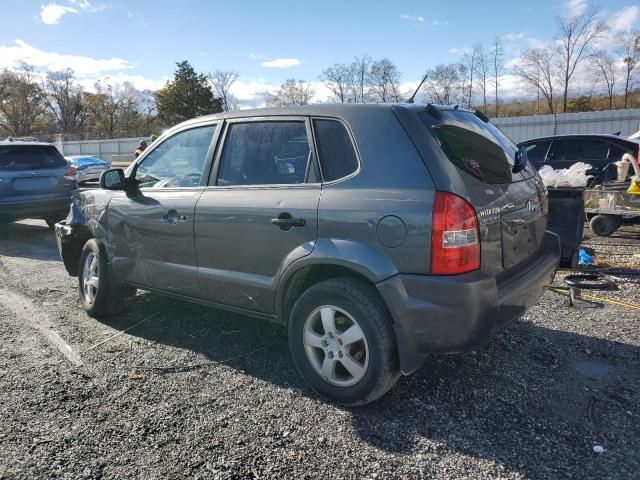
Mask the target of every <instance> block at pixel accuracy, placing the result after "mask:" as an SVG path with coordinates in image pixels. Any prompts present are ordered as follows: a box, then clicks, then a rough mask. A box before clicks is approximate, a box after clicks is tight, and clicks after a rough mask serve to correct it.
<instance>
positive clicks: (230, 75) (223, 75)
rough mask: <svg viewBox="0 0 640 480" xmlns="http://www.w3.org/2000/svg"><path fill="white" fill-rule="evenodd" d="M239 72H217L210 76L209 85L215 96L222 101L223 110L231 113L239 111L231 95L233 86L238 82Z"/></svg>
mask: <svg viewBox="0 0 640 480" xmlns="http://www.w3.org/2000/svg"><path fill="white" fill-rule="evenodd" d="M238 76H239V75H238V72H223V71H220V70H216V71H215V72H214V73H213V74H211V73H210V74H209V75H208V78H209V83H211V89H212V90H213V94H214V95H215V96H216V97H218V98H219V99H220V100H222V110H224V111H225V112H231V111H234V110H237V109H238V106H237V102H236V99H235V98H234V96H233V95H232V94H231V88H232V87H233V84H234V83H235V82H236V80H238Z"/></svg>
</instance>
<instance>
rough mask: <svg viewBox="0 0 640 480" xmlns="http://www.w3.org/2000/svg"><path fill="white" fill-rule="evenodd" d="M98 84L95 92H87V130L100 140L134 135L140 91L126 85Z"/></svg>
mask: <svg viewBox="0 0 640 480" xmlns="http://www.w3.org/2000/svg"><path fill="white" fill-rule="evenodd" d="M106 82H108V79H106V80H105V81H104V82H102V81H97V82H96V83H95V85H94V90H95V93H86V95H85V99H86V108H87V127H88V129H89V130H90V131H91V132H92V133H93V134H95V135H97V136H98V137H100V138H117V136H119V135H131V134H132V133H137V127H138V124H139V120H140V118H139V117H140V114H139V112H138V101H139V98H140V92H139V91H138V90H136V89H135V88H134V87H133V85H131V84H130V83H129V82H124V83H123V84H122V85H111V84H110V83H106Z"/></svg>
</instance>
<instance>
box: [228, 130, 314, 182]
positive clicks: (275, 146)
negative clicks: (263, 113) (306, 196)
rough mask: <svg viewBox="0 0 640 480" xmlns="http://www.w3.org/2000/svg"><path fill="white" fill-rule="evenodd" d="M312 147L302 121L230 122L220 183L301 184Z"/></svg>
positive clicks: (304, 178)
mask: <svg viewBox="0 0 640 480" xmlns="http://www.w3.org/2000/svg"><path fill="white" fill-rule="evenodd" d="M310 152H311V149H310V147H309V136H308V135H307V124H306V123H305V122H304V121H302V120H301V121H258V122H247V123H232V124H230V125H229V129H228V131H227V135H226V138H225V142H224V147H223V149H222V157H221V159H220V171H219V173H218V183H217V184H218V185H219V186H233V185H288V184H297V183H304V182H305V180H306V176H307V169H308V168H307V167H308V165H309V159H310V157H311V155H310Z"/></svg>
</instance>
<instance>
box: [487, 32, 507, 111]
mask: <svg viewBox="0 0 640 480" xmlns="http://www.w3.org/2000/svg"><path fill="white" fill-rule="evenodd" d="M490 54H491V74H492V80H491V83H493V88H494V94H495V99H494V100H495V102H496V112H495V116H496V117H498V106H499V104H500V101H499V100H500V98H499V97H498V88H499V87H500V77H501V76H502V74H503V73H504V50H503V48H502V41H501V40H500V37H496V38H495V39H494V40H493V43H492V44H491V49H490Z"/></svg>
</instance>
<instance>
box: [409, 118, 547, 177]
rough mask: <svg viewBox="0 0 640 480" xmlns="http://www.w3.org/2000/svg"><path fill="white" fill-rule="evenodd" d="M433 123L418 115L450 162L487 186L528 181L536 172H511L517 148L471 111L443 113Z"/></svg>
mask: <svg viewBox="0 0 640 480" xmlns="http://www.w3.org/2000/svg"><path fill="white" fill-rule="evenodd" d="M441 113H442V119H441V120H440V121H439V122H435V123H434V119H433V117H432V116H431V115H430V114H429V113H428V112H420V113H419V114H418V115H419V116H420V118H421V120H422V121H423V123H424V124H425V126H426V127H428V128H429V129H430V131H431V132H432V134H433V135H434V138H435V139H436V142H437V143H438V145H439V146H440V148H442V150H443V151H444V153H445V154H446V156H447V158H448V159H449V161H450V162H451V163H453V164H454V165H455V166H456V167H458V168H459V169H460V170H463V171H464V172H466V173H468V174H470V175H473V176H474V177H476V178H478V179H480V180H482V181H483V182H486V183H492V184H493V183H511V182H514V181H519V180H523V179H526V178H530V177H531V176H533V175H535V169H533V168H527V169H525V170H523V171H522V172H519V173H517V174H514V173H512V170H513V166H514V164H515V157H516V152H517V150H518V147H516V146H515V145H514V143H513V142H512V141H511V140H510V139H509V137H507V136H506V135H505V134H504V133H502V131H500V129H498V128H497V127H496V126H495V125H493V124H492V123H490V122H483V121H482V120H481V119H479V118H478V117H477V116H476V115H475V114H474V113H473V112H468V111H462V110H442V111H441Z"/></svg>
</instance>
